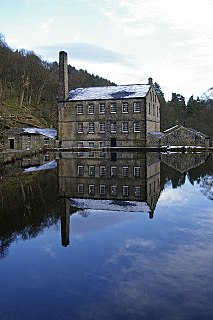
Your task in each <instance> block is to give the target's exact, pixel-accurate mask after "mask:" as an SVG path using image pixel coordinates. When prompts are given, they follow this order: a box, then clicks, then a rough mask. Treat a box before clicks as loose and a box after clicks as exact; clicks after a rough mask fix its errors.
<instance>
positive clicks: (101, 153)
mask: <svg viewBox="0 0 213 320" xmlns="http://www.w3.org/2000/svg"><path fill="white" fill-rule="evenodd" d="M99 146H100V148H105V142H104V141H101V142H100V144H99ZM105 155H106V152H105V151H101V152H100V157H105Z"/></svg>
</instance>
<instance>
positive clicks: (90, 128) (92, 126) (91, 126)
mask: <svg viewBox="0 0 213 320" xmlns="http://www.w3.org/2000/svg"><path fill="white" fill-rule="evenodd" d="M88 133H95V123H94V122H88Z"/></svg>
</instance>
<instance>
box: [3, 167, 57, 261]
mask: <svg viewBox="0 0 213 320" xmlns="http://www.w3.org/2000/svg"><path fill="white" fill-rule="evenodd" d="M57 191H58V190H57V175H56V172H55V171H47V172H43V173H41V172H40V173H33V174H22V173H19V174H16V175H15V176H11V175H9V176H7V177H4V178H3V177H2V182H1V191H0V199H1V206H0V257H4V256H5V255H6V254H7V252H8V248H9V247H10V244H11V243H12V242H14V241H16V240H18V239H22V240H27V239H31V238H35V237H36V236H37V235H38V234H39V233H40V232H41V231H42V230H43V229H44V228H46V227H49V226H51V225H53V224H54V223H56V222H57V221H58V219H59V216H60V214H59V212H60V211H59V209H58V203H57V199H58V193H57Z"/></svg>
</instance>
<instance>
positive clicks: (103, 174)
mask: <svg viewBox="0 0 213 320" xmlns="http://www.w3.org/2000/svg"><path fill="white" fill-rule="evenodd" d="M99 174H100V177H103V176H105V175H106V166H100V172H99Z"/></svg>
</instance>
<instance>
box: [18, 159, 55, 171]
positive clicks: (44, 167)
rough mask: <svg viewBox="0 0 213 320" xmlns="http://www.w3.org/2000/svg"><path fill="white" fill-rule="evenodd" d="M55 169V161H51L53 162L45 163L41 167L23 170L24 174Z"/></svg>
mask: <svg viewBox="0 0 213 320" xmlns="http://www.w3.org/2000/svg"><path fill="white" fill-rule="evenodd" d="M55 168H57V161H56V160H53V161H50V162H47V163H45V164H43V165H41V166H36V167H30V168H27V169H24V172H35V171H41V170H50V169H55Z"/></svg>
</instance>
